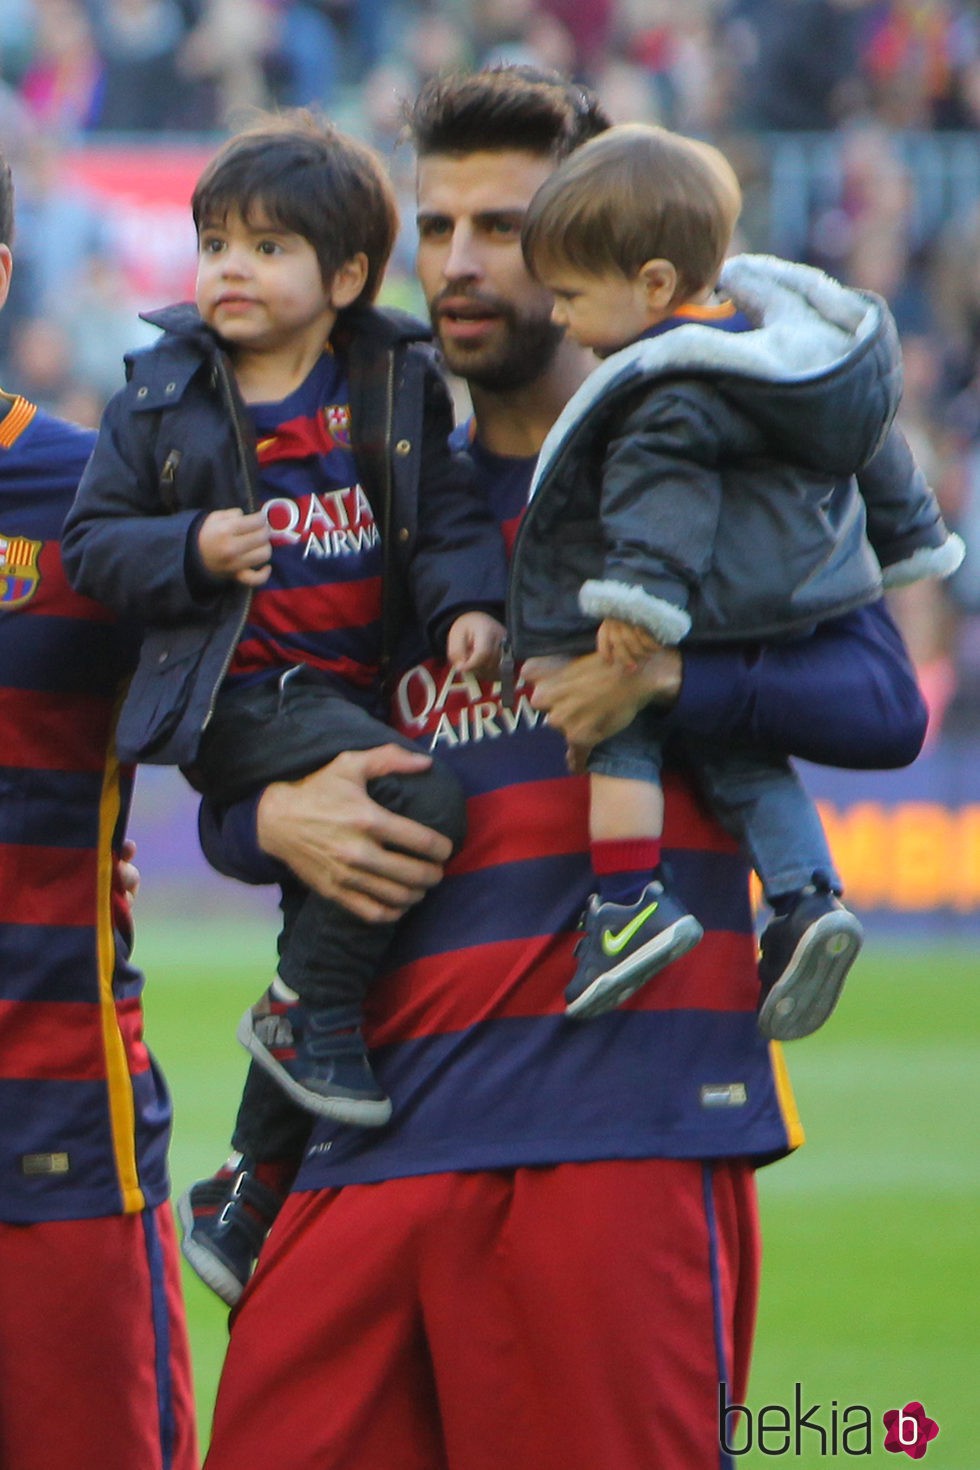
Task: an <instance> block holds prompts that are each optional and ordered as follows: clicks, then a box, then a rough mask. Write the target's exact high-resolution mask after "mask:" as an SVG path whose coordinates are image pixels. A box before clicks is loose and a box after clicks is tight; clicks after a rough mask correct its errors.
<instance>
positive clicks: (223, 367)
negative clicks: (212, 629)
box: [201, 354, 258, 733]
mask: <svg viewBox="0 0 980 1470" xmlns="http://www.w3.org/2000/svg"><path fill="white" fill-rule="evenodd" d="M214 372H215V376H216V378H217V380H218V383H219V384H220V387H221V394H222V397H223V398H224V400H225V406H226V407H227V409H228V413H229V416H230V418H231V427H232V432H233V434H234V438H235V449H236V450H237V452H238V462H239V464H240V465H241V468H242V473H243V475H244V478H245V509H246V511H247V512H249V513H251V512H252V511H254V510H255V507H256V505H257V504H258V478H257V475H256V467H255V463H254V461H253V459H252V455H251V452H250V449H249V445H248V443H247V442H246V437H245V426H244V423H243V421H242V413H241V408H240V406H239V399H238V393H237V391H236V388H235V385H234V383H233V382H232V378H231V372H230V369H229V366H228V359H227V358H226V357H225V356H224V355H223V354H219V356H218V357H217V359H216V361H215V367H214ZM245 593H246V596H245V601H244V602H243V603H242V610H241V613H240V614H239V617H238V623H237V626H236V628H235V636H234V638H233V639H232V640H231V642H230V643H229V645H228V652H227V653H226V654H225V657H224V661H223V663H222V665H221V668H220V670H219V671H218V677H217V679H216V680H215V683H214V687H213V688H212V690H211V695H210V698H209V699H208V707H207V710H206V711H205V715H204V719H203V720H202V721H201V732H202V733H203V732H204V731H205V730H206V729H207V727H208V725H209V724H210V723H211V717H212V715H213V714H214V706H215V704H216V702H217V699H218V690H219V689H220V688H221V686H222V684H223V683H224V680H225V675H226V674H227V672H228V666H229V664H230V663H231V661H232V658H233V657H234V654H235V649H236V648H237V647H238V641H239V639H240V638H241V636H242V631H243V629H244V627H245V624H246V622H247V621H248V614H249V610H250V609H251V606H252V589H251V588H250V587H246V589H245Z"/></svg>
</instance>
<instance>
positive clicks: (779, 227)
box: [0, 0, 980, 734]
mask: <svg viewBox="0 0 980 1470" xmlns="http://www.w3.org/2000/svg"><path fill="white" fill-rule="evenodd" d="M497 60H500V61H509V62H525V63H528V64H531V65H536V66H542V67H547V68H553V69H556V70H559V71H562V72H566V73H568V74H570V75H572V76H575V77H577V78H578V79H580V80H581V81H583V82H586V83H588V84H589V85H590V86H593V87H595V88H596V90H597V91H598V92H599V94H600V96H601V97H602V99H603V101H604V102H605V104H606V106H607V108H608V109H609V111H610V112H611V113H612V115H613V116H614V118H615V119H616V120H618V121H622V120H628V119H642V120H646V121H650V122H662V123H664V124H665V125H667V126H669V127H674V128H678V129H680V130H681V131H684V132H688V133H693V134H696V135H698V136H703V137H706V138H709V139H711V140H712V141H713V142H715V143H717V144H719V146H721V147H723V148H724V149H725V150H726V151H727V152H728V154H729V156H730V157H731V159H732V161H733V163H734V164H735V166H736V168H737V170H738V172H739V175H740V177H741V179H742V182H743V187H744V189H745V200H746V207H745V214H744V218H743V225H742V233H741V238H740V241H739V245H740V247H742V248H746V249H750V250H763V251H766V250H772V251H775V252H777V253H779V254H782V255H787V256H790V257H793V258H795V259H800V260H807V261H810V262H811V263H814V264H817V265H820V266H822V267H824V268H825V269H827V270H829V271H831V272H832V273H833V274H834V275H837V276H839V277H840V278H842V279H844V280H846V281H847V282H849V283H850V284H853V285H857V286H863V287H867V288H870V289H872V290H875V291H878V292H880V293H881V294H882V295H884V296H885V297H886V298H887V300H888V301H889V303H890V305H891V307H892V309H893V311H894V313H895V316H896V319H897V321H898V324H899V329H900V332H901V335H902V339H903V344H904V351H905V364H906V387H905V399H904V405H903V409H902V421H903V424H904V427H905V430H906V433H907V434H908V436H909V438H910V440H911V441H912V443H913V445H914V447H915V450H916V453H917V455H918V457H919V459H920V462H921V463H922V464H923V466H924V467H925V469H926V471H927V473H928V475H929V477H930V479H931V481H932V483H933V484H934V485H935V487H936V489H937V492H938V493H939V495H940V498H941V500H942V503H943V506H944V509H945V512H946V515H947V519H948V520H949V521H950V523H951V524H953V525H954V526H955V527H957V528H958V529H959V530H960V531H961V533H962V534H963V535H964V537H965V539H966V541H967V546H968V550H969V554H968V557H967V560H966V562H965V563H964V566H963V568H962V569H961V571H960V572H959V573H958V574H957V576H956V577H955V578H954V579H953V581H952V582H951V583H950V584H948V585H943V586H936V585H930V584H921V585H919V586H916V587H914V588H911V589H907V590H906V591H905V592H903V593H902V594H896V595H895V608H896V612H897V615H898V616H899V618H900V621H901V623H902V626H903V628H904V630H905V633H906V636H907V637H908V639H909V642H910V645H911V647H912V650H913V653H914V656H915V658H916V660H917V663H918V665H919V668H920V670H921V673H922V677H923V681H924V683H925V685H926V688H927V691H928V694H929V698H930V703H931V707H932V709H933V712H934V722H933V725H934V730H936V731H938V730H939V729H940V728H941V727H942V728H944V729H945V730H946V731H947V732H949V733H955V734H965V733H968V732H970V731H971V730H972V731H975V730H977V729H980V7H978V5H977V3H976V0H683V3H678V0H587V3H585V0H2V4H0V137H2V140H3V146H4V149H5V151H6V152H7V153H8V156H10V158H11V160H12V162H13V164H14V169H15V184H16V187H17V194H18V215H19V226H18V240H17V272H16V274H15V291H14V293H13V296H12V300H11V306H10V309H9V310H8V311H6V312H5V313H4V315H3V318H2V319H0V321H2V324H3V332H2V335H0V384H3V385H5V386H7V385H12V386H14V387H16V388H17V390H18V391H20V392H23V393H25V394H27V395H28V396H31V397H33V398H34V399H36V400H38V401H40V402H42V403H44V404H45V406H48V407H51V408H54V409H55V410H56V411H59V412H62V413H64V414H66V415H67V416H68V417H71V418H74V419H76V420H79V421H82V422H88V423H93V422H97V420H98V415H99V412H100V410H101V407H102V405H103V404H104V402H105V400H106V398H107V396H108V395H109V394H110V393H111V392H112V391H113V390H114V388H115V387H116V386H117V385H118V384H119V382H120V381H121V360H122V354H123V352H124V351H125V350H126V349H127V348H129V347H131V346H134V345H136V344H137V343H138V342H139V341H141V340H146V336H147V334H148V333H150V331H151V329H149V328H146V327H145V326H143V325H142V324H141V323H140V322H139V321H138V318H137V315H136V314H137V312H138V311H139V310H140V309H146V308H149V307H153V306H158V305H161V304H163V302H162V300H161V299H159V292H160V290H161V289H162V284H161V282H162V281H163V280H164V279H165V278H166V273H165V272H163V273H162V274H158V277H157V278H153V277H152V275H151V276H150V278H149V280H143V281H142V282H141V281H139V280H138V279H137V280H134V277H133V272H132V270H131V269H128V268H127V264H126V259H127V253H128V255H129V256H132V254H133V252H134V251H135V252H137V253H139V252H140V251H141V250H144V251H145V252H146V254H147V255H148V256H149V257H151V258H156V259H157V260H159V259H160V258H161V256H162V255H164V254H166V253H167V252H168V251H171V250H172V249H177V248H178V247H177V245H176V243H174V244H172V243H171V239H170V237H169V236H168V234H167V231H166V230H165V229H162V228H161V225H160V220H159V219H154V217H153V212H152V210H148V211H146V210H145V211H144V216H145V218H144V219H143V222H142V225H141V226H139V227H138V228H137V235H138V230H139V228H142V229H143V230H144V231H145V238H143V239H140V238H136V239H135V240H134V238H133V232H134V225H133V220H132V217H131V215H130V216H127V217H126V225H125V229H124V230H121V228H120V224H119V218H118V216H117V215H116V214H114V213H113V211H111V210H107V209H106V207H105V201H104V198H103V197H101V196H100V194H99V192H98V190H97V189H94V188H92V187H90V185H89V184H87V183H86V171H85V169H84V167H79V160H80V159H84V158H86V157H89V156H94V155H95V154H96V153H98V151H99V150H102V151H103V152H104V151H105V150H106V149H109V150H110V151H111V150H112V149H123V148H126V149H128V150H129V155H130V157H131V158H132V157H135V158H136V160H137V163H136V167H137V168H139V167H140V162H139V160H140V159H141V158H143V159H144V160H145V158H146V157H147V156H148V151H149V155H151V156H152V157H153V158H154V159H156V160H157V161H158V162H157V165H156V166H159V167H160V168H162V169H163V170H164V171H165V170H166V167H167V160H168V159H170V158H171V157H178V156H180V157H185V155H186V154H187V151H188V150H190V156H191V164H192V171H191V174H190V175H189V178H190V180H191V182H192V179H193V171H194V169H196V167H197V166H198V161H199V159H198V155H197V154H196V153H195V152H194V150H195V149H200V150H201V152H200V155H199V156H200V158H203V157H204V156H206V153H207V150H208V149H210V148H211V147H213V146H214V144H215V142H216V141H217V140H218V139H219V138H220V137H221V136H223V135H224V132H225V131H226V130H227V129H228V128H230V127H233V126H235V125H237V124H240V123H241V122H243V121H245V120H247V118H248V116H249V112H250V110H251V109H254V108H255V107H262V106H270V105H271V106H276V105H294V104H302V105H307V104H312V105H315V106H317V107H319V108H321V109H322V110H323V111H325V112H327V113H328V114H329V115H331V116H333V117H334V118H335V119H336V121H337V122H338V123H340V125H341V126H343V127H346V128H348V129H349V130H350V131H353V132H356V133H357V134H359V135H360V136H362V137H364V138H367V139H368V140H369V141H371V142H372V143H374V144H375V146H376V147H378V148H379V149H380V150H381V151H382V152H384V153H385V155H386V156H387V157H388V158H389V159H390V162H391V167H392V171H393V173H394V176H395V179H396V183H397V184H398V187H399V190H400V193H401V195H402V199H403V213H404V218H405V227H404V231H403V238H402V242H401V245H400V248H399V250H398V252H397V253H396V258H395V261H394V263H393V267H392V270H391V273H390V275H389V281H388V285H387V287H386V295H385V298H384V299H387V300H388V301H391V302H394V303H396V304H400V305H405V306H408V307H409V308H412V309H416V310H417V309H419V308H420V306H421V303H420V301H419V299H418V296H417V293H416V288H415V286H414V283H413V278H412V254H413V228H412V213H413V212H412V202H411V194H412V161H411V158H410V157H409V156H408V154H407V150H405V149H404V148H401V147H399V145H398V134H399V128H400V102H401V99H402V98H406V97H409V96H411V95H412V94H413V93H414V92H415V90H416V89H417V87H418V85H419V84H420V83H421V81H423V80H424V79H425V78H426V77H428V76H430V75H431V74H433V73H435V72H439V71H442V70H444V69H447V68H453V67H456V66H469V65H479V64H485V63H489V62H493V61H497ZM134 150H135V153H134ZM141 150H142V151H141ZM161 159H162V162H160V161H159V160H161ZM185 166H186V157H185ZM143 167H144V173H145V175H146V176H145V177H144V180H143V187H144V190H145V189H147V188H149V189H150V190H151V192H152V187H153V186H152V183H150V184H147V182H146V179H147V178H151V177H152V170H150V172H149V173H147V172H146V170H147V169H149V165H148V164H146V163H145V162H144V165H143ZM188 196H189V185H188V187H187V188H186V190H184V194H183V199H182V200H180V201H179V208H180V209H181V210H182V209H183V206H184V205H185V204H186V199H187V197H188ZM182 227H183V226H182ZM186 228H187V229H188V231H189V224H187V225H186ZM121 234H125V236H126V238H125V240H122V239H121V238H120V236H121ZM179 239H180V243H179V249H180V250H184V249H186V251H187V253H188V259H189V260H190V261H191V264H190V267H189V269H190V271H191V277H190V278H191V279H192V270H193V265H192V256H193V237H192V235H190V234H188V235H187V237H186V238H184V237H183V236H181V237H179Z"/></svg>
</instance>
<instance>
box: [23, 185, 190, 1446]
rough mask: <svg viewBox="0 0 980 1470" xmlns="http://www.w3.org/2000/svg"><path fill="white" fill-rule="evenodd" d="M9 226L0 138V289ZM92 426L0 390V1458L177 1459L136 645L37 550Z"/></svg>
mask: <svg viewBox="0 0 980 1470" xmlns="http://www.w3.org/2000/svg"><path fill="white" fill-rule="evenodd" d="M12 233H13V186H12V183H11V177H10V170H9V167H8V165H7V163H6V161H5V160H4V159H3V158H2V157H0V306H2V305H3V303H4V302H5V301H6V298H7V292H8V290H9V286H10V277H11V269H12V264H13V262H12V257H11V249H10V244H11V237H12ZM94 437H95V436H94V435H93V434H91V433H89V432H87V431H86V430H83V429H79V428H76V427H75V426H74V425H71V424H68V423H64V422H63V421H61V420H59V419H56V418H52V417H51V416H50V415H49V414H47V413H44V412H43V411H41V410H39V409H37V408H35V406H34V405H33V404H32V403H29V402H28V401H27V400H26V399H25V398H22V397H20V396H18V395H17V394H8V393H0V739H2V751H3V756H2V763H0V789H2V794H3V799H2V801H0V1464H2V1465H3V1467H4V1470H69V1467H70V1470H194V1467H195V1466H196V1465H197V1463H198V1457H197V1446H196V1435H195V1427H194V1410H193V1399H192V1393H191V1377H190V1358H189V1352H188V1345H187V1334H186V1327H185V1322H184V1310H183V1303H182V1300H181V1293H180V1280H179V1272H178V1262H179V1255H178V1252H177V1245H176V1236H175V1231H174V1225H173V1219H172V1215H171V1210H170V1205H169V1202H168V1200H167V1194H168V1179H167V1166H166V1154H167V1144H168V1140H169V1136H170V1100H169V1098H168V1095H167V1091H166V1087H165V1085H164V1082H163V1079H162V1077H161V1076H160V1074H159V1072H158V1071H157V1069H156V1066H155V1064H154V1062H153V1059H152V1058H151V1056H150V1054H149V1052H148V1051H147V1049H146V1047H145V1046H144V1044H143V1039H142V1033H143V1017H142V1010H141V1003H140V994H141V991H142V988H143V976H142V975H141V974H140V972H139V971H138V970H137V969H135V968H134V967H133V966H132V965H131V964H130V962H129V953H130V945H131V940H132V933H131V926H130V917H129V907H128V903H127V901H126V895H125V892H124V891H123V889H124V885H123V884H120V882H119V880H118V874H119V859H120V858H122V857H124V856H126V855H127V854H128V853H129V851H130V849H129V848H128V846H125V845H124V831H125V824H126V817H127V813H128V808H129V799H130V789H131V785H132V773H131V771H129V770H128V769H125V768H122V767H120V765H119V763H118V761H117V759H116V755H115V750H114V744H113V729H114V724H115V712H116V708H117V704H118V698H119V692H120V683H121V681H122V680H123V678H124V677H125V676H126V675H127V674H128V673H129V671H130V669H131V667H132V662H133V657H134V653H135V646H136V645H135V639H134V638H133V636H132V634H131V632H130V630H129V629H127V628H124V627H122V626H120V625H119V624H117V623H116V622H115V621H114V620H113V619H112V618H110V616H109V614H108V613H106V612H104V611H103V610H102V609H101V608H100V607H98V606H97V605H96V604H95V603H93V602H90V601H89V600H88V599H87V598H84V597H79V596H77V595H76V594H75V593H73V592H72V591H71V589H70V588H69V586H68V583H67V582H66V580H65V577H64V573H63V572H62V567H61V556H60V550H59V538H60V535H61V526H62V521H63V519H64V516H65V514H66V512H67V510H68V507H69V506H70V505H71V502H72V497H73V495H74V492H75V488H76V486H77V484H78V479H79V476H80V474H81V472H82V469H83V467H84V465H85V463H86V461H87V459H88V456H89V453H90V451H91V448H92V444H93V442H94ZM132 883H133V879H132V878H130V886H132Z"/></svg>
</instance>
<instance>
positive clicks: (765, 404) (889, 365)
mask: <svg viewBox="0 0 980 1470" xmlns="http://www.w3.org/2000/svg"><path fill="white" fill-rule="evenodd" d="M721 285H722V287H723V288H724V290H725V291H726V292H727V294H728V295H729V296H730V297H731V299H732V300H733V301H734V303H735V304H736V306H738V307H739V308H741V310H742V311H744V313H745V315H746V316H747V317H749V319H750V320H751V321H753V322H754V323H756V324H757V325H756V328H755V330H754V331H751V332H725V331H720V330H719V329H718V328H717V327H712V326H708V325H706V324H704V323H701V322H696V321H692V322H685V323H683V324H682V325H681V326H678V327H675V328H673V329H672V330H671V331H669V332H665V333H664V334H663V335H662V336H659V337H650V338H646V339H644V340H642V341H640V342H635V343H633V344H632V345H631V346H629V347H624V348H623V349H622V351H620V352H616V353H614V354H613V355H612V356H611V357H608V358H606V360H605V361H604V362H603V363H602V364H601V365H600V366H599V367H598V368H597V369H596V371H595V372H594V373H592V374H590V376H589V377H588V378H587V379H586V381H585V382H584V383H583V384H582V387H581V388H580V389H579V390H578V392H577V393H575V394H574V395H573V397H572V398H571V399H570V400H569V403H568V404H567V406H566V408H565V409H564V411H563V412H562V414H561V415H560V417H559V419H558V420H557V422H556V423H555V425H554V427H553V428H552V430H551V432H550V433H549V435H548V437H547V439H546V441H545V444H544V446H543V448H542V451H541V455H540V458H539V461H538V470H537V473H536V475H535V486H536V485H537V483H538V481H539V480H540V478H541V475H542V473H543V470H544V466H545V463H546V462H550V461H551V459H552V458H553V457H554V455H555V454H556V453H557V450H558V447H559V445H560V444H561V442H562V441H563V440H564V439H565V437H566V436H567V434H568V433H569V432H571V429H572V427H573V425H574V424H576V423H577V422H579V421H580V420H581V418H582V416H583V415H584V414H585V413H587V412H588V410H589V409H590V408H591V407H592V406H594V405H595V404H596V403H598V402H599V401H600V400H603V399H606V398H607V397H608V396H609V395H611V394H616V395H619V394H620V393H628V392H631V391H634V390H635V389H636V388H637V387H638V386H640V385H641V384H642V383H643V382H646V381H650V382H652V381H653V380H655V379H657V378H667V377H670V378H683V377H698V378H706V379H709V380H710V381H711V383H712V386H713V387H714V388H715V389H716V390H717V391H718V392H720V393H721V394H723V395H724V397H725V398H726V399H728V401H729V402H730V403H732V404H733V406H734V407H735V408H737V409H738V411H739V412H741V413H743V414H744V415H745V416H746V418H748V419H750V420H751V421H752V422H753V423H754V424H755V425H756V426H757V427H758V429H759V430H760V432H761V433H762V434H764V436H765V438H766V440H767V441H768V443H769V444H770V445H771V447H772V448H773V450H774V451H775V452H776V453H778V454H779V455H780V456H783V457H786V458H788V459H789V460H791V461H792V462H794V463H798V464H801V465H805V466H807V467H808V468H813V469H818V470H820V471H822V472H824V473H828V472H829V473H831V474H841V475H851V474H854V473H855V472H856V471H857V470H858V469H860V468H861V467H862V466H863V465H864V464H866V463H867V461H868V460H869V459H871V457H872V456H873V455H874V453H875V451H876V450H877V449H878V447H879V446H880V444H881V442H882V440H883V438H884V436H885V434H886V432H887V430H888V427H889V425H890V424H891V421H892V419H893V418H894V415H895V412H896V410H897V408H898V404H899V401H900V399H901V392H902V367H901V352H900V349H899V344H898V334H897V331H896V328H895V323H894V321H893V319H892V316H891V313H890V312H889V310H888V307H887V305H886V304H885V302H884V301H883V300H882V298H881V297H879V296H875V295H874V294H873V293H872V292H869V291H857V290H854V289H852V288H851V287H848V286H843V285H841V284H840V283H839V282H838V281H835V280H833V279H832V278H831V277H830V276H828V275H825V274H824V273H823V271H819V270H816V269H815V268H814V267H812V266H806V265H798V264H795V263H793V262H790V261H784V260H779V259H777V258H776V257H774V256H765V255H739V256H735V257H734V258H733V259H731V260H729V261H728V262H727V263H726V265H725V267H724V269H723V270H722V273H721ZM760 385H764V387H765V392H761V393H760V391H759V388H760ZM532 493H533V487H532Z"/></svg>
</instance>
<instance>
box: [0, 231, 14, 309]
mask: <svg viewBox="0 0 980 1470" xmlns="http://www.w3.org/2000/svg"><path fill="white" fill-rule="evenodd" d="M13 269H14V257H13V256H12V255H11V253H10V246H9V245H0V309H2V308H3V304H4V302H5V301H6V299H7V294H8V292H9V291H10V277H11V275H12V274H13Z"/></svg>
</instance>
